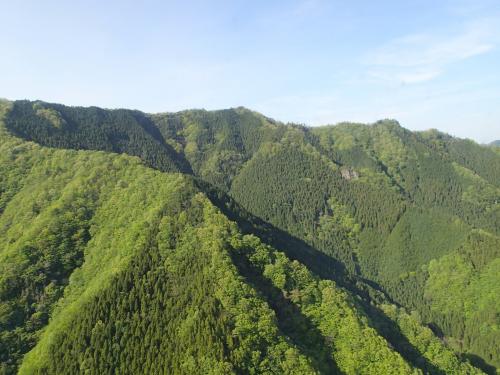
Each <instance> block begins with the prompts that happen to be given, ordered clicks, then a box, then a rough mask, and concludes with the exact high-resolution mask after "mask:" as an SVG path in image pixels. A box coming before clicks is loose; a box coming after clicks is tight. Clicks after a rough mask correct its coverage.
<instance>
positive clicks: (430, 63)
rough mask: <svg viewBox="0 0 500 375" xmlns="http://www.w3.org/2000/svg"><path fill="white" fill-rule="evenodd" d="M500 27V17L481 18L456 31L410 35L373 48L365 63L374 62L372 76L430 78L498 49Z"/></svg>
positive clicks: (407, 79)
mask: <svg viewBox="0 0 500 375" xmlns="http://www.w3.org/2000/svg"><path fill="white" fill-rule="evenodd" d="M495 21H496V22H495ZM498 29H499V27H498V22H497V20H493V21H492V20H481V21H475V22H473V23H470V24H469V25H467V27H464V28H463V29H462V30H461V31H459V32H455V33H452V34H444V33H441V34H439V33H432V34H431V33H421V34H413V35H407V36H404V37H401V38H397V39H395V40H392V41H390V42H389V43H387V44H386V45H384V46H382V47H380V48H378V49H376V50H375V51H373V52H371V53H370V54H369V55H368V56H367V57H366V59H365V64H367V65H369V66H370V68H369V75H370V77H372V78H374V79H377V80H382V81H387V82H395V83H403V84H412V83H419V82H425V81H429V80H432V79H434V78H436V77H437V76H439V75H440V74H441V73H443V72H444V71H445V70H446V68H447V67H448V66H450V65H452V64H454V63H457V62H459V61H462V60H465V59H468V58H471V57H473V56H477V55H481V54H484V53H486V52H489V51H491V50H492V49H494V48H495V46H496V44H497V43H498V34H497V31H498Z"/></svg>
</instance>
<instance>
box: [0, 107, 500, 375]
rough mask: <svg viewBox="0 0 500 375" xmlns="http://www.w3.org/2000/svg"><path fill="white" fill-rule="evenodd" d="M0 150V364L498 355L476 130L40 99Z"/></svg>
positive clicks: (13, 117) (12, 110) (402, 368)
mask: <svg viewBox="0 0 500 375" xmlns="http://www.w3.org/2000/svg"><path fill="white" fill-rule="evenodd" d="M0 147H1V152H0V169H1V173H0V233H1V235H0V270H1V271H2V272H0V373H6V374H10V373H15V372H16V371H18V370H19V373H21V374H33V373H50V374H51V373H54V374H59V373H87V372H88V373H99V374H107V373H110V374H111V373H117V372H118V373H186V374H192V373H214V374H222V373H253V374H257V373H271V372H272V373H297V374H305V373H320V374H329V373H346V374H365V373H366V374H369V373H373V374H381V373H393V374H404V373H412V374H413V373H431V374H448V373H449V374H472V373H482V372H486V373H492V374H493V373H495V371H496V367H500V331H499V329H498V327H499V324H500V309H499V305H498V302H497V301H498V298H499V296H500V289H499V286H500V257H499V252H500V222H499V217H500V215H499V210H500V205H499V199H500V155H499V154H498V153H496V152H494V151H493V150H492V149H490V148H486V147H482V146H480V145H477V144H476V143H474V142H472V141H469V140H461V139H457V138H453V137H451V136H448V135H446V134H442V133H440V132H438V131H436V130H431V131H427V132H410V131H408V130H406V129H404V128H403V127H401V126H400V125H399V124H398V123H397V122H396V121H393V120H384V121H380V122H377V123H375V124H371V125H365V124H352V123H344V124H339V125H336V126H324V127H317V128H308V127H304V126H299V125H294V124H283V123H280V122H277V121H274V120H272V119H269V118H267V117H265V116H263V115H261V114H258V113H255V112H252V111H250V110H248V109H245V108H234V109H229V110H222V111H204V110H190V111H183V112H178V113H161V114H145V113H141V112H139V111H130V110H104V109H99V108H94V107H91V108H83V107H67V106H63V105H59V104H50V103H45V102H40V101H37V102H29V101H16V102H2V103H1V112H0Z"/></svg>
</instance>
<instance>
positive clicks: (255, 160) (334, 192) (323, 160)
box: [0, 101, 500, 373]
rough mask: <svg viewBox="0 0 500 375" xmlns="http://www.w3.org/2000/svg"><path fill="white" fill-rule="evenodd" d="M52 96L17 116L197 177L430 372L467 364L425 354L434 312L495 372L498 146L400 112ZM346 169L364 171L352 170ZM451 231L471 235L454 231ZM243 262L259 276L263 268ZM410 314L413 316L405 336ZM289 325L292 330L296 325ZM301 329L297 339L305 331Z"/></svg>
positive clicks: (274, 297)
mask: <svg viewBox="0 0 500 375" xmlns="http://www.w3.org/2000/svg"><path fill="white" fill-rule="evenodd" d="M40 103H41V102H36V103H33V102H27V101H21V102H14V103H12V104H10V105H11V106H12V107H13V109H8V110H6V118H5V123H6V128H7V129H8V130H9V131H10V132H12V133H13V134H16V135H17V136H21V138H25V139H26V140H32V141H36V142H37V143H40V144H41V145H45V146H52V147H57V148H63V149H71V148H76V149H79V148H86V149H87V150H92V149H95V150H101V151H106V152H109V151H114V152H118V153H128V154H130V155H132V156H135V157H139V158H140V160H142V162H143V163H145V164H146V165H147V166H150V167H153V168H156V169H158V170H160V171H162V170H163V171H164V172H168V173H170V172H178V171H183V172H187V173H188V174H192V175H194V180H193V181H194V184H195V186H197V188H196V189H200V190H201V191H203V192H204V194H206V196H208V197H209V198H210V202H211V203H210V204H212V205H214V207H215V206H216V207H218V209H220V210H221V212H222V213H223V214H224V215H225V216H227V217H229V218H230V219H231V220H235V221H236V222H237V223H238V225H239V227H240V229H239V230H241V231H242V233H248V234H253V235H255V234H257V237H260V238H261V240H262V239H264V241H266V242H267V243H270V244H271V245H272V246H275V247H277V248H278V250H280V251H284V252H285V254H286V255H287V257H288V258H291V259H297V260H299V262H300V263H302V264H306V265H307V267H308V268H309V270H315V273H316V275H318V276H320V277H321V278H323V279H335V280H336V281H335V282H336V283H340V284H339V285H341V286H342V287H343V288H346V290H348V293H349V294H350V295H352V296H354V297H355V298H357V299H359V301H360V303H361V305H362V306H363V307H361V306H360V309H361V310H360V311H363V310H364V311H365V313H364V314H368V315H369V316H370V319H371V320H372V322H371V323H370V325H371V326H372V327H375V328H376V329H375V330H376V332H377V335H381V336H377V337H384V338H385V339H386V340H388V341H389V342H390V343H391V345H392V346H393V347H395V348H396V352H398V353H399V355H402V358H404V361H407V363H410V364H411V366H416V368H418V369H420V370H421V371H422V370H423V371H427V372H430V373H448V372H449V371H468V370H465V368H463V369H462V370H457V369H458V367H453V366H459V365H458V364H457V363H456V362H455V364H454V365H452V364H451V363H452V362H453V361H452V362H449V366H451V367H446V366H445V367H443V366H444V363H443V362H440V360H439V358H438V356H436V355H434V354H431V353H428V354H422V353H426V349H425V345H428V344H425V345H423V342H422V343H421V344H417V341H415V340H416V339H417V337H420V336H419V335H420V334H423V332H424V331H421V333H420V334H417V335H416V336H412V335H415V333H413V334H410V331H411V330H413V329H415V330H416V331H415V332H418V331H419V330H420V329H421V328H417V327H419V324H420V323H422V324H424V325H427V324H428V325H430V326H431V327H433V330H434V332H437V333H438V335H439V336H443V337H444V338H445V339H446V341H447V342H448V345H450V346H451V347H452V348H453V350H455V351H457V352H459V353H462V354H460V357H461V358H462V359H465V358H469V359H470V360H471V361H472V362H473V364H474V365H476V366H480V367H481V368H482V369H483V370H485V371H487V372H490V373H491V372H492V371H494V370H493V369H492V366H491V363H497V362H496V361H497V358H498V353H496V352H495V347H496V344H495V343H496V342H498V341H496V340H498V335H497V336H495V335H496V333H495V330H494V327H495V324H497V323H496V321H495V319H496V318H494V316H490V315H489V314H491V313H493V314H494V312H495V308H496V307H495V306H496V305H495V303H494V300H491V296H493V297H494V296H495V295H497V294H496V292H495V287H494V285H495V270H496V268H495V267H497V262H496V259H497V258H498V252H497V251H496V250H495V249H496V248H498V243H499V240H498V238H499V237H498V230H499V221H498V212H499V207H498V200H497V199H498V197H499V195H500V194H499V185H500V178H499V176H500V163H499V162H498V159H497V158H498V156H497V154H495V153H494V152H492V151H489V150H487V149H485V148H483V147H481V146H479V145H477V144H474V143H471V142H470V141H466V140H460V139H456V138H451V139H450V138H449V137H447V136H446V135H443V134H442V133H436V132H423V133H416V132H410V131H408V130H406V129H404V128H402V127H401V126H400V125H399V124H398V123H395V122H393V121H380V122H377V123H376V124H375V125H373V126H366V125H362V124H356V125H352V126H349V125H346V124H340V125H339V126H326V127H318V128H308V127H304V126H301V125H295V124H290V125H286V124H283V123H280V122H276V121H274V120H271V119H268V118H266V117H265V116H263V115H260V114H256V113H255V112H253V111H250V110H247V109H242V108H237V109H230V110H221V111H215V112H213V111H182V112H177V113H162V114H153V115H145V114H142V115H137V113H136V112H137V111H127V110H116V111H118V112H114V114H109V113H107V112H106V110H94V109H88V108H84V107H65V106H61V105H51V104H48V103H41V104H40ZM16 107H17V108H16ZM101 111H102V112H101ZM112 112H113V111H112ZM143 116H146V117H147V121H145V120H144V119H143ZM145 125H146V126H145ZM87 134H93V136H92V137H88V138H85V136H86V135H87ZM165 150H166V151H165ZM79 152H80V151H79ZM86 152H94V151H86ZM5 163H7V160H6V161H5ZM6 165H9V164H6ZM492 166H493V168H492ZM344 167H347V168H351V169H352V170H353V171H355V172H356V175H357V176H358V177H357V178H353V179H346V178H344V177H343V174H342V168H344ZM3 196H4V195H3V194H2V198H3ZM6 196H7V197H8V196H9V194H7V195H6ZM0 208H1V206H0ZM0 212H2V211H0ZM0 217H1V216H0ZM245 228H246V229H245ZM453 233H463V235H462V236H455V237H456V239H455V241H454V242H453V241H450V240H449V238H450V236H451V234H453ZM412 236H414V237H415V238H412ZM443 246H444V247H443ZM446 246H447V247H446ZM401 249H408V252H407V253H404V252H401ZM426 249H427V250H426ZM452 254H453V256H452ZM416 255H418V256H416ZM457 260H459V262H458V263H456V264H454V263H453V261H457ZM233 261H234V262H235V263H238V260H237V259H236V258H234V259H233ZM239 262H240V263H241V262H242V263H241V264H240V271H239V272H243V271H245V269H246V268H248V267H250V263H248V260H245V261H242V260H241V259H240V261H239ZM450 262H451V263H450ZM328 264H331V266H327V267H325V266H326V265H328ZM457 266H460V267H462V268H463V270H464V272H463V274H462V275H460V276H461V277H462V279H459V284H457V287H458V288H461V287H460V285H470V288H469V287H467V288H465V289H464V288H463V287H462V289H464V290H463V291H461V292H460V293H458V294H457V297H456V300H454V301H452V300H450V301H447V298H448V296H446V295H442V293H440V288H441V287H440V285H442V275H445V277H448V276H446V275H449V274H447V273H449V272H451V271H452V270H453V269H454V268H456V267H457ZM252 267H255V266H252ZM252 267H250V268H251V269H252ZM266 267H267V268H269V267H270V266H266ZM266 267H264V270H265V268H266ZM329 267H330V268H329ZM245 272H249V273H248V274H247V278H248V279H249V280H250V279H255V278H256V277H257V276H258V274H259V272H262V271H258V272H257V271H255V270H254V271H251V272H250V271H245ZM255 272H257V274H256V273H255ZM286 272H289V271H286ZM286 272H285V275H287V273H286ZM280 277H283V276H280ZM285 278H286V277H285ZM271 279H272V280H274V281H273V283H276V284H275V286H274V287H271V286H270V285H268V284H267V283H268V282H267V281H265V279H262V276H258V277H257V278H256V279H255V280H257V281H254V283H255V282H257V284H259V285H264V286H265V285H267V286H265V287H262V286H261V287H260V288H261V289H260V292H259V293H261V294H262V295H267V297H266V298H267V301H268V302H267V303H269V304H270V305H271V306H273V304H275V303H277V302H275V301H279V299H278V294H277V293H276V291H274V292H271V291H272V290H273V289H272V288H275V287H277V288H278V289H280V290H282V288H284V287H285V286H284V285H283V284H282V283H281V282H280V281H279V278H277V279H273V278H271ZM445 279H446V278H445ZM343 283H344V284H343ZM460 283H462V284H460ZM255 285H256V284H255ZM457 290H461V289H457ZM478 291H479V292H478ZM484 291H489V292H490V294H488V293H484ZM292 292H293V290H288V291H287V292H286V293H292ZM415 292H417V293H416V294H415ZM293 293H296V292H293ZM474 293H475V294H477V295H478V296H479V297H480V298H482V299H478V300H476V299H475V298H476V297H473V295H474ZM488 295H489V296H490V297H488ZM386 296H388V297H386ZM363 300H364V301H365V302H363ZM296 301H299V300H294V299H293V298H292V303H293V304H295V303H296ZM376 301H378V302H376ZM469 301H473V302H474V303H477V304H478V305H480V306H483V307H482V309H479V310H476V309H472V310H469V311H468V314H469V315H470V317H468V318H466V317H461V315H460V311H461V309H462V304H463V303H464V302H466V303H469ZM284 302H286V301H282V302H279V303H278V305H280V304H282V303H284ZM374 302H375V303H378V304H380V306H385V304H388V303H393V302H396V303H397V304H398V306H404V307H405V308H406V309H408V310H407V311H408V312H411V314H412V318H411V319H410V322H412V323H411V324H410V323H408V322H409V321H408V318H404V314H405V312H404V311H401V312H400V313H395V311H399V310H397V309H396V310H391V309H392V308H389V307H380V306H379V307H370V303H374ZM287 303H288V302H287ZM278 305H277V306H278ZM448 305H449V306H450V307H446V306H448ZM443 306H445V307H446V308H444V309H443ZM290 308H291V307H290ZM398 308H399V307H398ZM377 309H379V311H378V312H377V311H376V310H377ZM447 309H448V310H447ZM440 311H443V312H444V315H443V314H441V313H440ZM438 312H439V313H438ZM275 314H278V316H279V314H280V312H279V310H275ZM398 314H399V315H398ZM440 314H441V315H440ZM457 314H458V315H457ZM398 316H399V318H398ZM450 317H451V318H450ZM486 317H488V318H486ZM300 319H302V318H300ZM467 319H468V320H467ZM396 322H399V323H396ZM401 322H406V323H405V324H406V325H407V326H406V328H405V329H403V331H404V333H403V334H401V333H399V336H398V334H397V331H398V330H401V329H402V328H401V327H402V326H401V324H402V323H401ZM478 323H479V326H480V330H479V331H475V330H474V327H475V326H477V325H478ZM485 323H486V325H485ZM287 324H290V323H286V324H285V325H282V326H281V329H283V330H285V332H288V335H292V336H289V337H295V336H294V333H293V329H292V330H291V331H290V329H291V328H290V327H289V326H288V325H287ZM316 324H320V323H319V322H317V323H316ZM412 325H413V327H414V328H411V329H410V328H409V327H412ZM287 327H288V328H287ZM292 327H293V325H292ZM397 327H399V328H397ZM409 329H410V331H408V330H409ZM429 332H430V331H429ZM478 332H479V333H478ZM480 332H489V333H488V335H489V336H488V335H484V334H483V333H480ZM423 335H424V336H426V335H427V336H428V337H430V336H429V333H425V334H423ZM300 337H301V336H300V335H299V336H296V339H295V340H298V341H297V342H301V340H303V339H302V338H300ZM318 337H321V334H319V336H318ZM422 337H423V336H422ZM454 340H455V341H454ZM461 341H462V343H461ZM483 343H484V344H483ZM433 345H437V343H436V344H433ZM447 350H449V349H447ZM443 353H444V352H443ZM478 354H480V355H478ZM446 355H448V354H446ZM416 358H417V359H418V358H419V359H418V360H416ZM443 358H444V357H443ZM342 361H343V360H342V359H340V358H334V363H336V364H337V366H340V371H342V372H348V373H349V372H351V371H361V372H363V373H364V372H367V371H368V370H367V369H365V370H360V369H359V368H358V370H355V368H356V367H349V366H353V365H352V364H351V365H348V364H347V362H342ZM450 361H451V357H450ZM342 363H343V364H342ZM343 366H344V367H343ZM436 366H437V367H436ZM440 366H441V367H440ZM452 368H455V370H452ZM316 369H317V370H318V368H316ZM346 369H350V370H346ZM321 371H324V370H320V372H321Z"/></svg>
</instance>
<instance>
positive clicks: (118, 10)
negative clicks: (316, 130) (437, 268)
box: [0, 0, 500, 142]
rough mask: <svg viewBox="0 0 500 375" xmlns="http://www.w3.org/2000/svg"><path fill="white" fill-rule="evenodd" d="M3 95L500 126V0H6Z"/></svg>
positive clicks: (1, 30)
mask: <svg viewBox="0 0 500 375" xmlns="http://www.w3.org/2000/svg"><path fill="white" fill-rule="evenodd" d="M0 51H1V53H0V97H5V98H8V99H23V98H27V99H41V100H45V101H52V102H61V103H65V104H69V105H85V106H87V105H97V106H101V107H107V108H117V107H125V108H136V109H140V110H143V111H147V112H163V111H176V110H181V109H187V108H206V109H218V108H228V107H235V106H245V107H248V108H251V109H254V110H257V111H259V112H262V113H264V114H265V115H267V116H270V117H273V118H276V119H278V120H282V121H291V122H299V123H305V124H308V125H320V124H332V123H336V122H340V121H360V122H373V121H376V120H377V119H381V118H395V119H397V120H399V121H400V123H401V124H402V125H403V126H405V127H407V128H410V129H415V130H421V129H428V128H438V129H440V130H442V131H445V132H448V133H450V134H453V135H456V136H460V137H467V138H472V139H475V140H476V141H479V142H489V141H491V140H493V139H500V1H499V0H413V1H410V0H408V1H396V0H394V1H387V0H386V1H384V0H380V1H371V0H365V1H360V0H358V1H356V0H352V1H326V0H324V1H323V0H294V1H272V0H267V1H258V0H253V1H217V0H212V1H206V0H205V1H189V0H185V1H91V0H89V1H76V0H74V1H59V2H57V1H7V0H0Z"/></svg>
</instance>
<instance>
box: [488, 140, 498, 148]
mask: <svg viewBox="0 0 500 375" xmlns="http://www.w3.org/2000/svg"><path fill="white" fill-rule="evenodd" d="M489 145H490V146H496V147H500V139H499V140H496V141H493V142H491V143H490V144H489Z"/></svg>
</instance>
